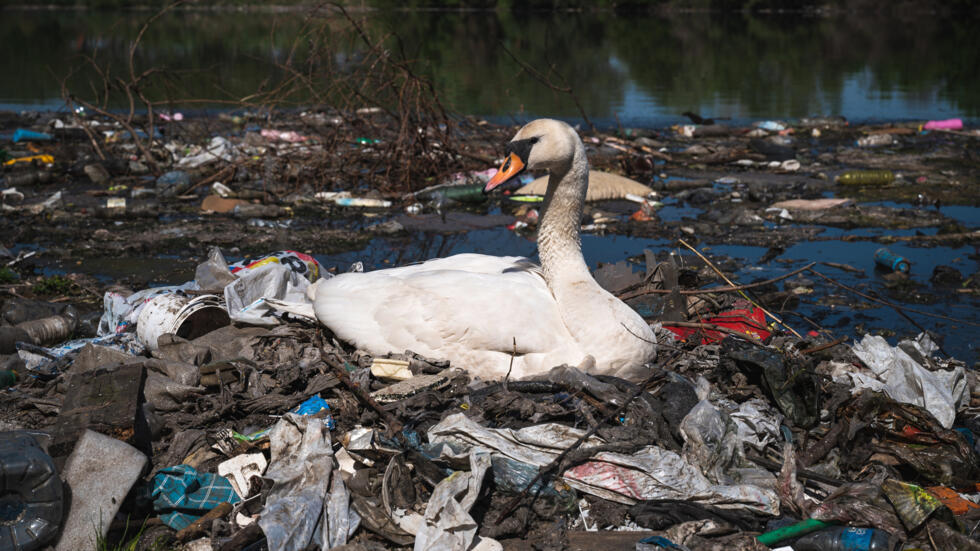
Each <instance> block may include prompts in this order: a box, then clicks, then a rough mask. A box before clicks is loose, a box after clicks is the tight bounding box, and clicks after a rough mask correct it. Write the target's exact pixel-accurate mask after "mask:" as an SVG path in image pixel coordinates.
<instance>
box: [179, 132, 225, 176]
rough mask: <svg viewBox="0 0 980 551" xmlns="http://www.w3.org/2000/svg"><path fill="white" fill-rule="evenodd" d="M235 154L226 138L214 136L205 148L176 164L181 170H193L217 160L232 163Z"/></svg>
mask: <svg viewBox="0 0 980 551" xmlns="http://www.w3.org/2000/svg"><path fill="white" fill-rule="evenodd" d="M235 154H236V151H235V146H233V145H232V144H231V142H230V141H228V139H227V138H225V137H223V136H215V137H213V138H211V141H210V142H209V143H208V145H207V147H205V148H204V149H203V150H201V151H200V152H199V153H197V154H196V155H189V156H187V157H184V158H183V159H181V160H180V161H178V162H177V166H179V167H181V168H195V167H199V166H201V165H204V164H207V163H210V162H213V161H217V160H222V161H232V160H234V158H235Z"/></svg>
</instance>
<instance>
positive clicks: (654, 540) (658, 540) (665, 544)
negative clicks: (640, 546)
mask: <svg viewBox="0 0 980 551" xmlns="http://www.w3.org/2000/svg"><path fill="white" fill-rule="evenodd" d="M638 543H645V544H647V545H656V546H659V547H662V548H663V549H686V548H685V547H682V546H680V545H677V544H676V543H674V542H672V541H670V540H669V539H667V538H665V537H663V536H650V537H649V538H643V539H641V540H640V541H639V542H638Z"/></svg>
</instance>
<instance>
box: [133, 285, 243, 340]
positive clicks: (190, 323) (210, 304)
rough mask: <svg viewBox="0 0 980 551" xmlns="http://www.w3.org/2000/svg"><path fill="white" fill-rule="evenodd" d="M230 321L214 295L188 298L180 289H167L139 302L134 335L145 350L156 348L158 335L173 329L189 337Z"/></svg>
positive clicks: (184, 336)
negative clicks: (170, 291) (177, 290)
mask: <svg viewBox="0 0 980 551" xmlns="http://www.w3.org/2000/svg"><path fill="white" fill-rule="evenodd" d="M230 322H231V320H230V319H229V317H228V311H227V310H225V307H224V303H223V301H222V299H221V297H219V296H217V295H201V296H199V297H196V298H193V299H192V298H191V297H189V296H187V295H184V294H182V293H167V294H164V295H158V296H155V297H153V298H152V299H150V300H149V301H148V302H147V303H146V305H144V306H143V310H142V311H141V312H140V315H139V319H138V320H137V322H136V336H137V337H138V338H139V340H140V342H142V343H143V346H145V347H146V348H147V350H150V351H151V352H156V351H157V350H158V349H159V346H158V345H157V339H159V338H160V335H165V334H167V333H173V334H175V335H177V336H178V337H182V338H185V339H188V340H193V339H196V338H197V337H200V336H201V335H204V334H206V333H210V332H211V331H214V330H215V329H218V328H219V327H224V326H225V325H228V324H229V323H230Z"/></svg>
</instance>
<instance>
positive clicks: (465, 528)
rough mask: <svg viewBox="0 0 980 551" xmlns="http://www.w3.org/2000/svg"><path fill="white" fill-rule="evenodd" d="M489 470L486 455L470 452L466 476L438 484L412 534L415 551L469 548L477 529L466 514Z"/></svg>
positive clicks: (456, 474) (454, 476)
mask: <svg viewBox="0 0 980 551" xmlns="http://www.w3.org/2000/svg"><path fill="white" fill-rule="evenodd" d="M489 468H490V454H489V453H486V452H480V451H473V452H471V453H470V470H469V471H468V472H466V471H456V472H454V473H453V474H451V475H450V476H448V477H446V478H444V479H443V480H442V481H441V482H439V484H438V485H437V486H436V487H435V489H433V490H432V496H431V497H430V498H429V502H428V504H427V505H426V508H425V514H424V515H422V522H421V523H420V525H419V529H418V531H417V532H416V534H415V551H430V550H431V551H465V550H467V549H470V548H471V547H472V545H473V541H474V539H475V537H476V531H477V527H478V526H477V524H476V521H474V520H473V517H471V516H470V514H469V511H470V509H472V508H473V504H474V503H475V502H476V498H477V497H478V496H479V494H480V488H481V487H482V486H483V478H484V475H486V472H487V469H489ZM464 492H465V493H464Z"/></svg>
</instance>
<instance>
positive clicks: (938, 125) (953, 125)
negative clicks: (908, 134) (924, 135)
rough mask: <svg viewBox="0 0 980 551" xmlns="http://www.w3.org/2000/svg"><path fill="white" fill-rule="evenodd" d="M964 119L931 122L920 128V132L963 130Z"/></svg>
mask: <svg viewBox="0 0 980 551" xmlns="http://www.w3.org/2000/svg"><path fill="white" fill-rule="evenodd" d="M962 129H963V119H946V120H941V121H929V122H927V123H925V124H923V125H922V126H920V127H919V130H962Z"/></svg>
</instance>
